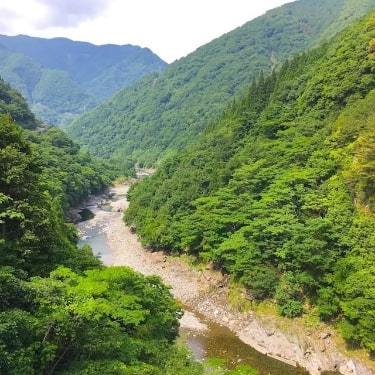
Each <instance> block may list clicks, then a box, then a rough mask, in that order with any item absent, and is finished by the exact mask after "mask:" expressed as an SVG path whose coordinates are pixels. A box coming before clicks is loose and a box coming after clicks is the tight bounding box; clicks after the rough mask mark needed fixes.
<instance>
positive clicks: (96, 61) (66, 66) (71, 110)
mask: <svg viewBox="0 0 375 375" xmlns="http://www.w3.org/2000/svg"><path fill="white" fill-rule="evenodd" d="M166 65H167V63H165V62H164V61H162V60H161V59H160V58H159V57H158V56H156V55H155V54H154V53H152V51H150V50H149V49H148V48H141V47H138V46H132V45H124V46H118V45H102V46H96V45H93V44H90V43H86V42H75V41H72V40H69V39H66V38H53V39H44V38H35V37H30V36H26V35H17V36H5V35H0V75H1V76H2V77H3V78H4V79H5V80H6V81H7V82H9V83H10V84H11V85H12V86H13V87H14V88H16V89H17V90H19V91H20V92H21V93H22V95H23V96H24V97H25V98H26V100H27V101H28V103H29V105H30V106H31V109H32V110H33V112H34V113H35V114H36V115H37V116H38V117H39V118H40V119H42V120H43V121H44V122H45V123H47V124H49V125H57V126H59V127H64V126H66V125H67V124H69V123H70V122H71V121H72V120H73V119H74V118H75V117H76V116H78V115H79V114H82V113H85V112H87V111H89V110H91V109H93V108H94V107H95V106H97V105H98V104H99V103H101V102H102V101H103V100H105V99H106V98H109V97H110V96H112V95H113V94H114V93H116V92H117V91H119V90H121V89H123V88H124V87H126V86H129V85H130V84H132V83H134V82H136V81H137V80H138V79H140V78H141V77H143V76H145V75H148V74H150V73H153V72H157V73H159V72H161V71H163V69H164V68H165V67H166Z"/></svg>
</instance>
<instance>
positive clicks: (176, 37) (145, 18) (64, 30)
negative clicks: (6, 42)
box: [0, 0, 289, 62]
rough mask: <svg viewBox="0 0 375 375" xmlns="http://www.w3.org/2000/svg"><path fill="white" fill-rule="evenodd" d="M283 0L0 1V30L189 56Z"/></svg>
mask: <svg viewBox="0 0 375 375" xmlns="http://www.w3.org/2000/svg"><path fill="white" fill-rule="evenodd" d="M286 2H289V1H286V0H263V1H262V2H258V1H252V0H187V1H185V0H12V1H9V0H0V33H1V34H6V35H17V34H26V35H31V36H40V37H46V38H50V37H58V36H62V37H67V38H70V39H73V40H80V41H88V42H91V43H95V44H107V43H113V44H134V45H140V46H142V47H148V48H150V49H151V50H152V51H153V52H155V53H156V54H157V55H159V56H160V57H161V58H162V59H164V60H166V61H168V62H172V61H173V60H175V59H177V58H180V57H182V56H185V55H187V54H188V53H190V52H192V51H194V50H195V49H196V48H198V47H199V46H201V45H203V44H205V43H208V42H210V41H211V40H212V39H214V38H217V37H219V36H221V35H223V34H224V33H226V32H229V31H231V30H233V29H235V28H236V27H238V26H242V25H243V24H244V23H245V22H247V21H249V20H251V19H253V18H255V17H257V16H259V15H261V14H262V13H264V12H265V11H266V10H268V9H271V8H274V7H277V6H279V5H281V4H284V3H286Z"/></svg>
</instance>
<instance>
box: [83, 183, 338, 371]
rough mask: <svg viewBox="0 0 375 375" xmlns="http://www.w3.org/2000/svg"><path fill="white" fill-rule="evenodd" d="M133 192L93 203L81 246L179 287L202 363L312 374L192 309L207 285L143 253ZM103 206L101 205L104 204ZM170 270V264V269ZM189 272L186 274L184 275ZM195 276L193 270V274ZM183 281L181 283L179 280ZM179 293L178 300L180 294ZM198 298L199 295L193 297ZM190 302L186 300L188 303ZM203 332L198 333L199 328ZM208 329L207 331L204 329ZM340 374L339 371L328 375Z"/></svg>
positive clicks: (187, 330) (186, 334) (184, 328)
mask: <svg viewBox="0 0 375 375" xmlns="http://www.w3.org/2000/svg"><path fill="white" fill-rule="evenodd" d="M126 192H127V187H123V188H122V189H120V190H118V189H117V190H116V191H115V193H116V195H114V196H113V197H112V202H111V204H110V205H108V204H103V205H101V208H98V200H94V201H93V202H91V203H90V204H91V205H89V206H88V207H87V208H89V209H90V210H91V211H92V212H93V213H94V218H93V219H90V220H88V221H85V222H81V223H79V224H78V228H79V230H80V244H81V245H82V244H84V243H87V244H89V245H90V246H91V247H92V249H93V252H94V254H96V255H100V256H101V259H102V260H103V262H104V264H106V265H108V266H111V265H127V266H130V267H132V268H134V269H135V270H137V271H139V272H142V273H144V274H153V273H155V274H160V273H162V276H164V277H163V278H164V280H165V282H166V283H167V284H170V285H172V284H174V285H173V288H172V293H174V295H175V297H176V298H177V299H180V300H183V303H184V304H185V309H186V314H185V315H187V316H190V317H192V318H193V319H194V320H195V321H196V322H198V323H197V324H198V326H197V324H193V325H192V326H190V325H189V324H185V323H184V319H182V322H181V323H182V324H181V332H180V333H181V337H182V339H183V340H184V341H185V342H186V343H187V345H188V347H189V348H190V350H191V351H192V353H193V354H194V356H195V357H196V358H197V359H198V360H205V359H206V358H222V359H224V360H225V362H226V365H227V367H228V368H233V367H235V366H236V365H237V364H247V365H250V366H252V367H254V368H256V369H257V370H258V371H259V374H260V375H307V374H309V372H307V371H306V370H305V369H303V368H301V367H294V366H291V365H288V364H286V363H283V362H280V361H279V360H276V359H273V358H271V357H269V356H267V355H264V354H261V353H260V352H259V351H257V350H255V349H253V348H252V347H251V346H249V345H247V344H245V343H244V342H243V341H242V340H240V339H239V337H238V336H237V335H236V334H235V333H233V332H232V331H231V330H230V329H228V328H227V327H225V326H224V325H222V324H218V323H215V322H214V321H212V320H210V319H208V318H207V317H205V316H203V315H202V314H200V313H199V312H198V311H196V310H194V308H193V307H192V306H189V305H187V304H186V300H187V301H188V300H189V298H185V297H186V295H188V296H189V297H193V298H194V297H195V294H197V295H198V293H199V288H201V285H198V284H197V283H196V281H197V280H196V279H197V277H196V276H191V277H190V275H188V274H187V273H186V272H185V270H183V271H182V270H181V268H180V264H179V263H176V264H172V266H170V269H166V267H167V265H166V263H165V262H166V260H165V259H164V257H163V255H161V254H153V253H149V252H146V251H144V250H143V248H142V246H141V245H140V243H139V242H138V240H137V236H136V235H135V234H133V233H131V231H130V230H129V228H127V229H126V230H127V232H126V233H124V232H122V233H121V234H120V233H119V232H121V231H124V230H125V229H124V227H125V225H124V224H123V222H122V220H121V218H122V215H123V210H125V209H126V207H127V203H126V202H125V201H126V199H125V194H126ZM99 206H100V203H99ZM124 248H126V249H127V251H129V249H130V251H129V252H128V253H127V255H125V256H123V255H122V253H121V254H120V255H121V256H119V251H120V252H121V251H122V250H121V249H124ZM168 266H169V265H168ZM184 272H185V273H184ZM191 272H192V273H193V270H192V271H191ZM178 278H180V279H181V280H180V282H179V283H177V284H176V279H178ZM176 294H177V295H176ZM191 294H193V296H191ZM184 300H185V301H184ZM197 327H198V329H197ZM199 327H204V329H199ZM324 374H325V375H328V374H339V373H338V372H326V373H324Z"/></svg>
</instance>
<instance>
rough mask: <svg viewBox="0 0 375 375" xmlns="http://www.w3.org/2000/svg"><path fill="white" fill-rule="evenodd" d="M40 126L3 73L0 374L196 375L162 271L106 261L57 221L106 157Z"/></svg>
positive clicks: (96, 181) (102, 174)
mask: <svg viewBox="0 0 375 375" xmlns="http://www.w3.org/2000/svg"><path fill="white" fill-rule="evenodd" d="M12 118H14V119H17V121H18V124H17V123H16V122H14V121H13V119H12ZM38 125H39V122H38V121H36V120H35V117H34V115H33V114H32V113H31V112H30V110H29V108H28V107H27V104H26V102H25V101H24V99H23V98H22V96H21V95H20V94H19V93H18V92H17V91H16V90H14V89H12V88H11V87H10V86H9V85H7V84H6V83H5V82H4V81H2V80H0V374H1V375H26V374H27V375H42V374H45V375H46V374H56V375H78V374H81V375H82V374H91V375H99V374H111V375H116V374H118V375H120V374H121V375H127V374H129V375H130V374H150V375H162V374H167V375H168V374H169V375H174V374H176V371H177V373H178V374H181V375H201V374H202V371H203V370H202V365H201V364H199V363H195V362H194V361H192V360H191V358H190V357H189V355H188V353H187V352H185V351H184V349H182V348H181V347H179V346H176V345H175V344H174V342H175V339H176V337H177V335H178V326H179V321H178V318H179V317H180V316H181V313H182V311H181V307H180V306H179V304H178V303H177V302H176V301H175V300H174V299H173V298H172V295H171V293H170V290H169V288H168V287H166V286H165V285H164V284H162V282H161V279H159V278H158V277H154V276H148V277H145V276H142V275H141V274H138V273H135V272H134V271H132V270H131V269H129V268H126V267H111V268H105V267H104V266H103V264H102V263H101V261H100V260H99V259H97V258H96V257H94V256H93V255H92V251H91V249H90V248H89V247H88V246H87V245H86V246H84V247H82V248H79V247H78V246H77V233H76V229H75V228H74V227H73V226H72V225H69V224H67V223H65V222H64V217H63V211H64V209H65V208H66V205H70V204H74V203H76V202H77V200H79V199H80V198H82V197H83V196H84V195H87V194H88V193H90V192H94V191H95V189H100V188H102V187H104V186H106V185H107V184H108V183H109V182H110V180H111V178H113V176H112V175H111V167H110V165H103V164H101V163H100V162H96V161H94V160H92V159H91V158H90V157H89V156H88V155H87V154H82V153H81V152H80V151H79V146H77V145H76V144H74V143H73V142H72V140H70V139H69V138H68V137H67V136H66V134H64V133H63V132H62V131H61V130H59V129H53V128H51V129H47V128H45V127H40V126H38Z"/></svg>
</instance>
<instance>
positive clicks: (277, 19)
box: [68, 0, 375, 165]
mask: <svg viewBox="0 0 375 375" xmlns="http://www.w3.org/2000/svg"><path fill="white" fill-rule="evenodd" d="M374 6H375V2H374V0H361V1H358V0H344V1H343V0H331V1H326V0H319V1H316V0H304V1H296V2H292V3H290V4H286V5H284V6H282V7H279V8H277V9H274V10H271V11H269V12H267V13H266V14H265V15H262V16H261V17H258V18H256V19H254V20H252V21H250V22H248V23H246V24H245V25H243V26H241V27H238V28H237V29H235V30H233V31H231V32H229V33H227V34H225V35H223V36H221V37H219V38H217V39H215V40H213V41H212V42H210V43H208V44H206V45H204V46H202V47H200V48H198V49H197V50H196V51H195V52H193V53H191V54H189V55H188V56H186V57H185V58H182V59H180V60H178V61H175V62H174V63H172V64H170V65H169V66H168V67H167V68H166V69H165V71H163V73H162V74H159V75H157V74H153V75H149V76H146V77H145V78H143V79H141V80H139V81H137V82H136V83H135V84H134V85H132V86H129V87H127V88H126V89H125V90H123V91H121V92H119V93H118V94H116V95H115V96H114V97H113V98H111V99H110V100H108V101H107V102H105V103H103V104H102V105H100V106H99V107H98V108H96V109H95V110H93V111H91V112H89V113H88V114H85V115H83V116H81V117H79V118H78V119H77V120H75V121H74V122H73V123H72V124H71V125H69V127H68V132H69V134H70V135H71V136H72V137H73V139H75V140H76V141H77V142H78V143H79V144H81V145H83V146H85V147H87V148H88V149H89V150H90V152H91V153H92V154H93V155H96V156H101V157H110V156H113V155H115V156H117V157H130V158H131V159H133V160H134V161H135V162H138V163H142V164H145V165H151V164H154V163H155V162H157V161H159V160H160V158H163V157H164V156H165V155H166V154H168V152H170V151H172V150H174V151H176V150H177V151H180V150H182V149H184V148H185V147H186V146H191V144H192V143H194V142H195V140H196V139H197V136H198V135H199V134H201V132H202V131H204V129H206V127H207V125H208V124H209V123H210V122H211V121H213V120H215V119H216V118H217V117H218V115H219V113H220V112H221V111H222V110H223V109H224V108H225V106H226V105H227V104H228V103H229V102H232V101H233V100H234V95H236V96H237V97H239V96H242V95H243V94H244V93H245V92H246V90H247V87H248V86H249V84H250V83H251V82H252V81H253V80H254V78H257V77H259V74H260V73H261V71H262V70H263V71H264V76H263V78H264V77H265V76H268V74H269V72H271V71H272V70H278V69H279V68H280V67H281V64H282V62H283V61H284V60H286V59H287V58H289V57H291V56H293V55H295V54H297V53H299V52H302V51H306V50H307V49H309V48H311V47H312V46H314V45H316V44H317V43H318V41H321V40H323V39H324V38H330V37H332V36H333V35H335V34H336V33H337V32H339V31H340V30H343V29H344V28H345V27H347V26H348V25H349V24H351V23H352V22H353V21H354V20H356V19H358V18H360V17H361V16H363V15H364V14H365V13H366V12H367V11H369V10H370V9H372V8H373V7H374ZM333 24H334V27H332V25H333ZM299 68H301V65H299ZM349 69H351V67H350V66H348V67H347V68H345V67H343V70H344V71H348V70H349ZM271 81H272V79H270V80H269V82H264V81H261V82H260V83H259V86H258V89H259V90H258V92H257V93H253V96H252V97H250V96H249V101H252V100H253V99H254V98H256V102H255V103H254V107H255V109H257V108H258V107H259V106H262V105H264V99H265V96H266V95H267V91H269V90H270V89H271V87H267V84H268V83H270V82H271ZM323 84H324V82H322V83H321V84H320V86H317V83H316V84H315V86H316V90H317V91H318V90H320V89H321V88H322V85H323ZM348 84H350V81H345V80H344V79H343V80H342V82H341V83H340V85H339V87H341V86H342V87H344V86H348ZM363 84H364V83H363ZM264 89H265V90H264ZM293 90H294V91H298V85H295V86H294V88H293ZM335 90H336V89H333V88H332V93H331V95H335V94H336V93H335V92H334V91H335ZM318 92H319V91H318ZM289 93H290V91H289ZM260 94H261V95H260ZM264 94H265V95H264ZM274 105H275V107H274V108H273V109H272V111H277V108H279V109H280V108H283V107H284V103H281V102H280V103H277V104H276V103H275V102H274ZM268 111H269V112H268V114H269V115H270V111H271V107H269V108H268ZM251 112H252V111H251V109H250V108H249V110H248V115H249V116H248V117H247V122H248V124H247V126H249V125H250V122H251V119H252V118H253V115H254V114H253V113H251ZM250 114H251V116H250ZM283 114H284V117H288V116H289V114H287V113H285V112H284V110H283ZM275 125H276V124H271V123H269V124H267V127H268V129H269V132H273V131H275V129H277V127H275ZM279 125H280V124H279Z"/></svg>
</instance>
